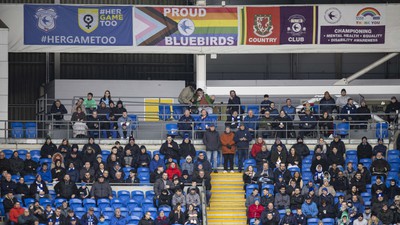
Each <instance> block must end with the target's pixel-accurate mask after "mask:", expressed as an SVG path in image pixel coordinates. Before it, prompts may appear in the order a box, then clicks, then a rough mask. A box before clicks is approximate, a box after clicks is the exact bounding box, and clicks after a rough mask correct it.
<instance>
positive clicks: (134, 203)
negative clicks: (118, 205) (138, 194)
mask: <svg viewBox="0 0 400 225" xmlns="http://www.w3.org/2000/svg"><path fill="white" fill-rule="evenodd" d="M139 206H140V204H139V203H138V202H137V201H135V200H134V199H129V201H128V202H127V203H126V207H127V208H128V209H129V210H130V211H132V210H133V209H134V208H137V207H139Z"/></svg>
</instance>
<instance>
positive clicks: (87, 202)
mask: <svg viewBox="0 0 400 225" xmlns="http://www.w3.org/2000/svg"><path fill="white" fill-rule="evenodd" d="M83 206H84V207H85V208H86V210H88V209H89V208H90V207H96V200H94V199H90V198H86V199H84V200H83Z"/></svg>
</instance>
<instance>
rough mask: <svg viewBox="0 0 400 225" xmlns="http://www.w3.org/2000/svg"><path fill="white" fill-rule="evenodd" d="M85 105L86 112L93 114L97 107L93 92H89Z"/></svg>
mask: <svg viewBox="0 0 400 225" xmlns="http://www.w3.org/2000/svg"><path fill="white" fill-rule="evenodd" d="M83 106H84V107H85V110H86V114H92V112H93V111H94V110H96V108H97V104H96V100H94V99H93V94H92V93H90V92H89V93H88V94H87V97H86V99H85V100H84V101H83Z"/></svg>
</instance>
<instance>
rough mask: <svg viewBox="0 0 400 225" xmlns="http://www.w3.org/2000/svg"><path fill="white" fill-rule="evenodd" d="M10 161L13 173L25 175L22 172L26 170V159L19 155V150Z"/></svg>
mask: <svg viewBox="0 0 400 225" xmlns="http://www.w3.org/2000/svg"><path fill="white" fill-rule="evenodd" d="M9 162H10V173H11V174H12V175H23V174H22V172H23V171H24V167H25V165H24V160H23V159H21V158H20V157H19V155H18V151H14V152H13V154H12V156H11V158H10V159H9Z"/></svg>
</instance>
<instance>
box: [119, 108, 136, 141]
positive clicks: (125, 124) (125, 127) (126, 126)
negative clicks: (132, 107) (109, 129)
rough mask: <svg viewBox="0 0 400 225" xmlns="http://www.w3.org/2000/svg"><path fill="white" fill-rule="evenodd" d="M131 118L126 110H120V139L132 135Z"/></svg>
mask: <svg viewBox="0 0 400 225" xmlns="http://www.w3.org/2000/svg"><path fill="white" fill-rule="evenodd" d="M132 124H133V121H132V119H131V118H130V117H129V116H128V113H127V111H126V110H124V111H122V116H121V117H120V118H119V119H118V134H119V136H120V137H121V139H128V137H130V136H131V135H132Z"/></svg>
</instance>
